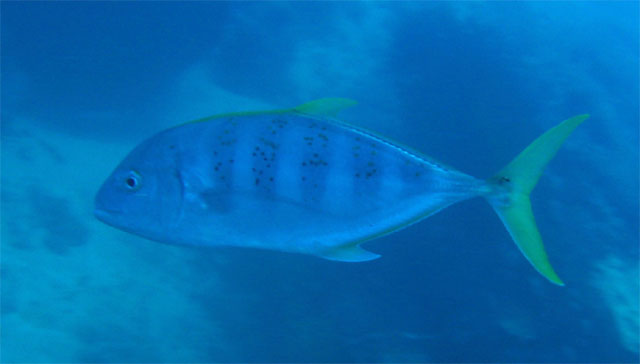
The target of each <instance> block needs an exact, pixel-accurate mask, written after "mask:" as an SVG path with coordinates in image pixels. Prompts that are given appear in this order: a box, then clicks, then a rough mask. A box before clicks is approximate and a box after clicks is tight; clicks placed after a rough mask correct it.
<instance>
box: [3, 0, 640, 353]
mask: <svg viewBox="0 0 640 364" xmlns="http://www.w3.org/2000/svg"><path fill="white" fill-rule="evenodd" d="M0 11H1V31H2V34H1V61H2V64H1V77H2V84H1V86H2V90H1V97H2V99H1V102H2V104H1V117H2V122H1V126H2V129H1V132H2V138H1V142H2V159H1V162H2V170H1V172H2V176H1V183H2V194H1V203H2V205H1V213H2V215H1V222H2V224H1V229H2V231H1V233H2V234H1V238H2V244H1V270H0V273H1V278H2V281H1V293H2V296H1V302H2V311H1V321H0V327H1V329H0V330H1V331H0V334H1V352H0V359H1V361H2V362H6V363H12V362H16V363H17V362H22V363H38V362H42V363H44V362H69V363H72V362H82V363H88V362H90V363H96V362H126V363H134V362H135V363H142V362H497V361H500V362H505V361H506V362H629V363H631V362H638V361H639V360H640V358H639V338H638V337H639V335H638V331H639V330H640V327H639V315H640V313H639V309H638V307H639V302H638V301H639V298H638V295H639V292H640V284H639V271H638V260H639V257H640V255H639V248H638V245H639V244H638V230H639V226H638V219H639V216H638V209H639V206H638V204H639V202H638V201H639V186H638V175H639V170H638V165H639V158H638V145H639V141H638V135H639V128H638V126H639V103H638V99H639V93H638V85H639V74H638V70H639V61H638V60H639V39H638V34H639V30H638V29H639V23H638V17H639V15H638V14H639V5H638V2H635V1H628V2H469V3H468V2H265V3H257V2H109V3H106V2H2V3H0ZM328 96H337V97H348V98H353V99H356V100H358V101H359V105H358V106H356V107H353V108H350V109H348V110H345V111H344V112H343V113H342V114H341V119H343V120H346V121H348V122H350V123H352V124H355V125H358V126H361V127H365V128H368V129H371V130H374V131H376V132H377V133H379V134H381V135H385V136H387V137H389V138H391V139H393V140H396V141H399V142H401V143H403V144H406V145H408V146H410V147H412V148H414V149H416V150H419V151H422V152H424V153H425V154H428V155H430V156H433V157H434V158H436V159H438V160H440V161H443V162H445V163H447V164H449V165H451V166H454V167H456V168H458V169H460V170H461V171H464V172H466V173H469V174H471V175H474V176H477V177H489V176H491V175H492V174H493V173H494V172H495V171H497V170H499V169H500V168H501V167H502V166H503V165H505V164H506V163H507V162H509V161H510V160H511V158H513V157H514V156H515V155H516V154H517V153H519V152H520V151H521V150H522V149H523V148H524V147H526V146H527V145H528V143H529V142H530V141H531V140H533V139H534V138H535V137H537V136H538V135H540V134H541V133H542V132H544V131H545V130H547V129H548V128H550V127H552V126H554V125H556V124H557V123H558V122H560V121H562V120H564V119H566V118H568V117H570V116H573V115H577V114H581V113H590V114H591V118H590V119H588V120H587V121H586V122H585V123H584V124H583V125H582V126H580V127H579V128H578V129H577V130H576V132H575V133H574V134H573V135H571V136H570V138H569V139H568V140H567V142H566V143H565V145H564V146H563V148H562V149H561V150H560V152H559V153H558V155H557V157H556V158H555V159H554V160H553V161H552V162H551V164H550V165H549V166H548V167H547V169H546V172H545V173H544V174H543V176H542V178H541V180H540V183H539V184H538V186H537V188H536V189H535V190H534V192H533V194H532V203H533V210H534V213H535V215H536V218H537V223H538V226H539V229H540V231H541V234H542V236H543V239H544V241H545V246H546V249H547V252H548V254H549V256H550V260H551V262H552V264H553V266H554V268H555V270H556V271H557V272H558V274H559V275H560V277H561V278H562V279H563V280H564V282H565V284H566V286H565V287H558V286H555V285H553V284H551V283H549V282H547V281H546V280H545V279H544V278H543V277H542V276H541V275H539V274H538V273H537V272H535V271H534V269H533V268H532V267H531V266H530V264H529V263H528V262H527V261H526V259H525V258H524V257H523V256H522V255H521V254H520V252H519V251H518V249H517V248H516V246H515V245H514V244H513V242H512V241H511V238H510V237H509V236H508V234H507V232H506V231H505V229H504V227H503V226H502V224H501V223H500V221H499V219H498V218H497V217H496V216H495V214H494V212H493V211H491V208H490V207H489V206H488V205H487V204H486V203H485V202H484V201H482V200H481V199H474V200H469V201H466V202H463V203H460V204H457V205H454V206H452V207H450V208H447V209H445V210H443V211H442V212H440V213H439V214H437V215H435V216H433V217H431V218H429V219H427V220H425V221H422V222H420V223H418V224H416V225H413V226H411V227H409V228H408V229H405V230H402V231H400V232H397V233H395V234H392V235H389V236H386V237H384V238H381V239H378V240H375V241H372V242H369V243H367V244H366V245H365V247H366V248H367V249H368V250H371V251H374V252H376V253H378V254H381V255H382V258H381V259H378V260H374V261H371V262H365V263H337V262H332V261H327V260H322V259H318V258H315V257H311V256H303V255H295V254H286V253H278V252H271V251H260V250H251V249H232V248H215V249H194V248H185V247H177V246H167V245H163V244H158V243H155V242H151V241H147V240H144V239H142V238H138V237H136V236H133V235H130V234H127V233H124V232H121V231H118V230H115V229H113V228H110V227H108V226H106V225H104V224H101V223H100V222H98V221H97V220H96V219H95V218H94V217H93V215H92V210H93V197H94V194H95V192H96V191H97V189H98V188H99V186H100V184H101V183H102V181H103V180H104V179H105V178H106V177H107V176H108V175H109V173H110V172H111V171H112V169H113V168H115V166H116V165H117V163H118V162H119V161H120V160H121V159H122V158H123V157H124V156H125V155H126V153H127V152H128V151H129V150H130V149H131V148H133V147H134V146H135V145H136V144H138V143H139V142H140V141H141V140H142V139H144V138H146V137H148V136H150V135H153V134H154V133H156V132H158V131H160V130H162V129H163V128H166V127H169V126H173V125H176V124H179V123H181V122H184V121H187V120H190V119H195V118H200V117H203V116H208V115H212V114H217V113H223V112H231V111H245V110H256V109H269V108H285V107H293V106H295V105H298V104H301V103H303V102H306V101H309V100H312V99H316V98H321V97H328ZM248 218H250V217H248Z"/></svg>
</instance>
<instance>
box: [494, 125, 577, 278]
mask: <svg viewBox="0 0 640 364" xmlns="http://www.w3.org/2000/svg"><path fill="white" fill-rule="evenodd" d="M588 117H589V115H587V114H585V115H579V116H574V117H572V118H571V119H567V120H565V121H563V122H562V123H560V124H559V125H557V126H556V127H554V128H552V129H551V130H549V131H547V132H546V133H544V134H542V135H541V136H540V137H538V139H536V140H534V141H533V143H531V144H530V145H529V146H528V147H527V148H526V149H525V150H524V151H522V152H521V153H520V154H519V155H518V156H517V157H516V158H515V159H514V160H512V161H511V163H509V164H508V165H507V166H506V167H504V168H503V169H502V170H500V172H498V173H497V174H495V175H494V176H493V177H491V178H490V179H489V180H488V182H489V184H490V185H492V186H493V189H492V190H493V192H492V193H489V194H488V195H487V196H486V199H487V200H488V201H489V203H490V204H491V206H492V207H493V209H494V211H495V212H496V213H497V214H498V216H499V217H500V219H501V220H502V223H504V226H505V227H506V228H507V230H508V231H509V234H510V235H511V237H512V238H513V241H514V242H515V243H516V245H517V246H518V248H519V249H520V251H521V252H522V254H524V256H525V257H526V258H527V259H528V260H529V262H531V264H532V265H533V267H534V268H535V269H536V270H537V271H538V272H540V274H542V275H543V276H545V278H547V279H548V280H550V281H551V282H553V283H555V284H558V285H561V286H562V285H564V283H562V281H561V280H560V278H559V277H558V275H557V274H556V272H555V271H554V270H553V268H552V267H551V264H550V263H549V259H548V258H547V253H546V252H545V250H544V246H543V244H542V238H541V237H540V233H539V232H538V228H537V227H536V222H535V220H534V217H533V212H532V211H531V202H530V200H529V194H530V193H531V190H533V188H534V187H535V185H536V183H538V179H539V178H540V175H541V174H542V171H543V170H544V168H545V166H546V165H547V163H549V161H550V160H551V159H553V157H554V156H555V154H556V152H557V151H558V149H559V148H560V146H561V145H562V143H563V142H564V140H565V139H566V138H567V137H568V136H569V134H571V132H573V130H574V129H575V128H576V127H577V126H578V125H580V124H581V123H582V122H583V121H584V120H585V119H586V118H588Z"/></svg>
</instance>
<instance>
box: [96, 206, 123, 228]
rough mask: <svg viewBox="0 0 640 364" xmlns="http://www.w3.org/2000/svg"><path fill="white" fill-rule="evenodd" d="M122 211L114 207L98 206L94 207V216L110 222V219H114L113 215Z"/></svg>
mask: <svg viewBox="0 0 640 364" xmlns="http://www.w3.org/2000/svg"><path fill="white" fill-rule="evenodd" d="M121 212H122V211H120V210H112V209H105V208H98V207H96V208H95V209H93V216H95V217H96V218H97V219H98V220H100V221H102V222H105V223H107V224H108V223H109V221H112V220H113V217H114V216H115V215H119V214H120V213H121Z"/></svg>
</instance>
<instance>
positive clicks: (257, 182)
mask: <svg viewBox="0 0 640 364" xmlns="http://www.w3.org/2000/svg"><path fill="white" fill-rule="evenodd" d="M255 183H256V186H257V185H259V184H260V178H256V181H255Z"/></svg>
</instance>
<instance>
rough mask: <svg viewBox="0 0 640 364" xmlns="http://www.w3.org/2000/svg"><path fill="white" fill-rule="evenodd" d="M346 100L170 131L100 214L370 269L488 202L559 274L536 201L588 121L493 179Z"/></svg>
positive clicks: (189, 239)
mask: <svg viewBox="0 0 640 364" xmlns="http://www.w3.org/2000/svg"><path fill="white" fill-rule="evenodd" d="M353 104H355V102H354V101H352V100H348V99H340V98H326V99H320V100H316V101H312V102H309V103H306V104H303V105H301V106H298V107H296V108H293V109H286V110H274V111H261V112H247V113H234V114H225V115H218V116H212V117H207V118H203V119H200V120H196V121H193V122H189V123H186V124H183V125H180V126H177V127H174V128H171V129H168V130H165V131H162V132H160V133H158V134H156V135H154V136H152V137H151V138H149V139H147V140H146V141H144V142H143V143H142V144H140V145H139V146H137V147H136V148H135V149H134V150H133V151H132V152H131V153H130V154H129V155H128V156H127V157H126V158H125V159H124V160H123V161H122V162H121V163H120V165H119V166H118V167H117V168H116V169H115V171H113V173H112V174H111V176H109V178H108V179H107V180H106V181H105V182H104V184H103V186H102V187H101V189H100V191H99V192H98V194H97V196H96V199H95V215H96V217H97V218H98V219H100V220H102V221H103V222H105V223H107V224H109V225H112V226H114V227H116V228H119V229H122V230H125V231H128V232H130V233H134V234H137V235H140V236H143V237H145V238H148V239H151V240H155V241H159V242H164V243H170V244H183V245H197V246H218V245H226V246H238V247H255V248H264V249H272V250H278V251H284V252H295V253H303V254H311V255H316V256H319V257H323V258H326V259H332V260H338V261H347V262H360V261H367V260H371V259H375V258H378V257H379V255H377V254H374V253H372V252H369V251H367V250H364V249H363V248H361V247H360V245H361V244H362V243H363V242H365V241H367V240H370V239H373V238H376V237H380V236H383V235H385V234H388V233H391V232H393V231H396V230H399V229H402V228H404V227H406V226H408V225H410V224H412V223H415V222H417V221H419V220H422V219H424V218H426V217H428V216H430V215H432V214H434V213H436V212H438V211H439V210H441V209H443V208H445V207H447V206H449V205H451V204H453V203H456V202H459V201H462V200H465V199H468V198H472V197H477V196H480V197H484V198H485V199H486V200H487V201H488V202H489V204H491V206H492V207H493V209H494V210H495V211H496V212H497V214H498V216H499V217H500V219H501V220H502V222H503V223H504V225H505V226H506V228H507V230H508V231H509V233H510V234H511V237H512V238H513V240H514V241H515V243H516V245H517V246H518V248H520V250H521V251H522V253H523V254H524V255H525V257H526V258H527V259H528V260H529V261H530V262H531V264H532V265H533V266H534V267H535V269H537V270H538V272H540V273H541V274H542V275H543V276H545V277H546V278H547V279H549V280H550V281H551V282H553V283H556V284H562V281H561V280H560V278H558V276H557V275H556V273H555V272H554V270H553V268H552V267H551V265H550V263H549V260H548V258H547V255H546V253H545V251H544V247H543V245H542V239H541V237H540V234H539V233H538V229H537V228H536V225H535V222H534V218H533V214H532V211H531V204H530V202H529V193H530V192H531V190H532V189H533V188H534V186H535V185H536V183H537V181H538V179H539V177H540V175H541V174H542V171H543V169H544V167H545V165H546V164H547V163H548V162H549V160H551V159H552V158H553V156H554V155H555V153H556V151H557V150H558V148H559V147H560V145H561V144H562V143H563V141H564V140H565V139H566V138H567V137H568V136H569V134H571V132H572V131H573V130H574V129H575V128H576V127H577V126H578V125H579V124H580V123H581V122H582V121H584V120H585V119H586V118H587V117H588V115H581V116H576V117H573V118H571V119H568V120H566V121H564V122H562V123H560V124H559V125H558V126H556V127H555V128H553V129H551V130H549V131H547V132H546V133H545V134H543V135H542V136H541V137H539V138H538V139H536V140H535V141H534V142H533V143H532V144H531V145H530V146H529V147H527V148H526V149H525V150H524V151H523V152H522V153H520V155H518V156H517V157H516V158H515V159H514V160H513V161H512V162H511V163H509V164H508V165H507V166H506V167H504V168H503V169H502V170H501V171H499V172H498V173H497V174H496V175H494V176H493V177H491V178H489V179H488V180H481V179H477V178H474V177H471V176H469V175H467V174H464V173H462V172H459V171H457V170H455V169H453V168H450V167H447V166H445V165H443V164H440V163H438V162H436V161H434V160H433V159H431V158H429V157H427V156H424V155H422V154H419V153H417V152H414V151H411V150H410V149H409V148H406V147H403V146H401V145H400V144H398V143H394V142H392V141H390V140H388V139H385V138H382V137H380V136H378V135H376V134H374V133H372V132H369V131H366V130H364V129H361V128H357V127H354V126H351V125H348V124H345V123H343V122H341V121H338V120H337V119H335V115H336V114H337V112H338V111H340V110H341V109H343V108H345V107H348V106H351V105H353Z"/></svg>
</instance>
